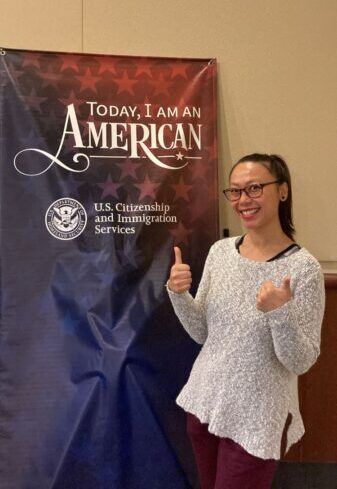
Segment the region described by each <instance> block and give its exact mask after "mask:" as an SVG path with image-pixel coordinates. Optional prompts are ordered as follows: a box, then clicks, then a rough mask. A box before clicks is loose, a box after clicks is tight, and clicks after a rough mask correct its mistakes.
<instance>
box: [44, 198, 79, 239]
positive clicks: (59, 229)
mask: <svg viewBox="0 0 337 489" xmlns="http://www.w3.org/2000/svg"><path fill="white" fill-rule="evenodd" d="M45 223H46V227H47V229H48V231H49V232H50V234H51V235H52V236H54V237H55V238H57V239H63V240H66V239H74V238H76V237H77V236H79V235H80V234H81V233H82V231H83V230H84V228H85V225H86V223H87V213H86V212H85V209H84V207H83V205H82V204H80V203H79V202H78V201H77V200H75V199H68V198H65V199H58V200H55V202H53V203H52V204H51V205H50V206H49V208H48V210H47V212H46V217H45Z"/></svg>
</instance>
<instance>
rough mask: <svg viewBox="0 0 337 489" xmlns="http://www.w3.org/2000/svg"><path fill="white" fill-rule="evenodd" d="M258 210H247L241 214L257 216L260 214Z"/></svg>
mask: <svg viewBox="0 0 337 489" xmlns="http://www.w3.org/2000/svg"><path fill="white" fill-rule="evenodd" d="M258 210H259V209H247V210H244V211H241V214H244V215H251V214H256V213H257V212H258Z"/></svg>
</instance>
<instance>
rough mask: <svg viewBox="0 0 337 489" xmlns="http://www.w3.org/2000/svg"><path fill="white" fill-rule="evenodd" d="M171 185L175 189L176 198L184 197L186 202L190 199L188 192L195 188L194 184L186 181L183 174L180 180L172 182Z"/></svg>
mask: <svg viewBox="0 0 337 489" xmlns="http://www.w3.org/2000/svg"><path fill="white" fill-rule="evenodd" d="M171 187H172V188H173V189H174V191H175V197H174V200H178V199H183V200H185V201H186V202H188V201H189V200H190V198H189V195H188V193H189V191H190V190H191V189H192V188H193V185H187V184H186V183H185V182H184V176H183V174H181V175H180V177H179V182H178V183H177V184H172V185H171Z"/></svg>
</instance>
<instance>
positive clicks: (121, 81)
mask: <svg viewBox="0 0 337 489" xmlns="http://www.w3.org/2000/svg"><path fill="white" fill-rule="evenodd" d="M114 82H115V83H117V85H118V90H117V95H118V94H119V93H122V92H127V93H129V94H130V95H134V94H135V93H134V90H133V86H134V85H136V83H138V80H132V79H130V78H129V76H128V74H127V72H126V70H124V71H123V75H122V76H121V77H120V78H115V79H114Z"/></svg>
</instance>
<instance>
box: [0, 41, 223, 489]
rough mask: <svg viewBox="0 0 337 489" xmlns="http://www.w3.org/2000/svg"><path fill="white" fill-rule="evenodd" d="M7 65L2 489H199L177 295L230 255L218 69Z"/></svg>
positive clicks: (29, 54)
mask: <svg viewBox="0 0 337 489" xmlns="http://www.w3.org/2000/svg"><path fill="white" fill-rule="evenodd" d="M0 63H1V64H0V66H1V68H0V70H1V71H0V138H1V140H0V143H1V148H0V151H1V153H0V157H1V179H0V185H1V188H0V190H1V217H0V219H1V222H0V226H1V329H0V332H1V337H0V480H1V488H2V489H40V488H41V489H68V488H71V489H77V488H78V489H129V488H130V489H156V488H158V489H159V488H160V489H183V488H192V487H196V476H195V468H194V463H193V457H192V452H191V447H190V445H189V442H188V440H187V437H186V434H185V416H184V413H183V412H182V411H181V410H180V408H178V407H177V406H176V404H175V398H176V396H177V394H178V393H179V391H180V389H181V388H182V386H183V384H184V383H185V382H186V380H187V377H188V374H189V371H190V368H191V365H192V362H193V360H194V358H195V356H196V354H197V352H198V346H197V345H196V344H195V343H194V342H193V341H192V340H191V339H190V338H189V337H188V335H187V334H186V333H185V332H184V330H183V328H182V326H181V325H180V324H179V321H178V320H177V319H176V317H175V315H174V313H173V309H172V307H171V304H170V302H169V300H168V296H167V293H166V290H165V283H166V281H167V278H168V276H169V271H170V267H171V266H172V264H173V257H174V254H173V245H178V246H180V248H181V250H182V254H183V258H184V261H186V262H187V263H189V264H190V266H191V269H192V272H193V287H192V293H195V291H196V288H197V285H198V282H199V279H200V276H201V272H202V268H203V264H204V261H205V258H206V255H207V252H208V249H209V247H210V245H211V244H212V243H213V242H214V241H215V240H216V239H218V201H217V194H218V183H217V142H216V63H215V60H213V59H173V58H167V59H166V58H165V59H163V58H141V57H122V56H102V55H83V54H65V53H51V52H37V51H35V52H33V51H18V50H7V49H2V50H1V55H0Z"/></svg>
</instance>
